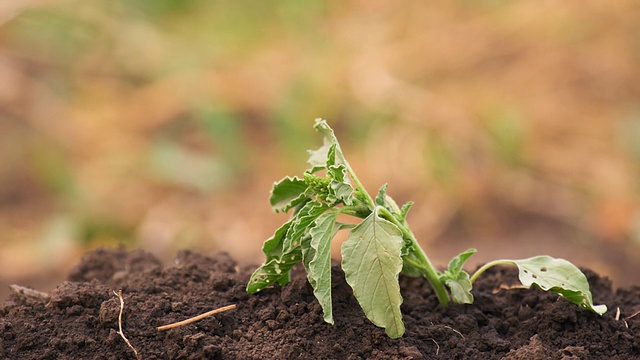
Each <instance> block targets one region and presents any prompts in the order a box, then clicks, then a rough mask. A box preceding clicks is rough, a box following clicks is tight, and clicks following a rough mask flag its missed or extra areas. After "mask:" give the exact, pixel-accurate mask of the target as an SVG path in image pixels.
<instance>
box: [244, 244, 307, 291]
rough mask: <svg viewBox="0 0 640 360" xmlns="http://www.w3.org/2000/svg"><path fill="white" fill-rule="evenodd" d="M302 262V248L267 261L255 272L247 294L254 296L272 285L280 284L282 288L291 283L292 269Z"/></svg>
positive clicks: (250, 280) (248, 285)
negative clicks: (290, 273)
mask: <svg viewBox="0 0 640 360" xmlns="http://www.w3.org/2000/svg"><path fill="white" fill-rule="evenodd" d="M300 260H302V250H301V248H300V246H298V247H296V248H294V249H291V251H290V252H287V253H284V254H282V255H280V256H279V257H277V258H274V259H271V260H269V261H267V262H266V263H265V264H264V265H262V266H260V267H259V268H257V269H256V271H254V272H253V274H252V275H251V278H250V279H249V283H248V284H247V293H249V294H254V293H256V292H258V291H260V290H262V289H264V288H266V287H268V286H270V285H273V284H275V283H276V282H277V283H279V284H280V285H281V286H282V285H286V284H287V283H288V282H289V278H290V277H289V272H290V271H291V268H292V267H294V266H295V265H296V264H297V263H299V262H300Z"/></svg>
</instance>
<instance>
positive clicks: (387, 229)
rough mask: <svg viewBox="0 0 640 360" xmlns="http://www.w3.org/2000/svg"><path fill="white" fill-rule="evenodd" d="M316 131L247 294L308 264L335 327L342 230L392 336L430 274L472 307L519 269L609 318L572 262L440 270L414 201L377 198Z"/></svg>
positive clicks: (287, 184) (380, 321)
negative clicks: (334, 272)
mask: <svg viewBox="0 0 640 360" xmlns="http://www.w3.org/2000/svg"><path fill="white" fill-rule="evenodd" d="M315 129H316V130H317V131H318V132H320V133H321V134H322V135H323V138H324V144H323V145H322V147H320V148H319V149H317V150H311V151H309V155H310V157H309V165H310V166H311V167H310V169H308V170H306V171H305V172H304V174H303V175H302V177H285V178H284V179H282V180H280V181H279V182H277V183H275V184H274V186H273V190H272V192H271V198H270V202H271V206H272V208H273V210H274V211H275V212H289V211H291V213H292V214H291V217H290V219H289V220H288V221H287V222H285V223H284V224H283V225H282V226H280V228H278V229H277V230H276V232H275V234H274V235H273V236H272V237H270V238H269V239H267V240H266V241H265V243H264V245H263V248H262V251H263V252H264V254H265V256H266V261H265V263H264V264H263V265H262V266H260V267H259V268H258V269H257V270H256V271H255V272H254V273H253V275H252V276H251V278H250V280H249V283H248V284H247V292H248V293H250V294H253V293H256V292H258V291H260V290H262V289H264V288H266V287H268V286H270V285H272V284H276V283H277V284H280V285H281V286H282V285H286V284H287V283H288V282H289V281H290V271H291V268H292V267H293V266H294V265H296V264H297V263H299V262H302V263H303V265H304V268H305V269H306V271H307V279H308V280H309V283H310V284H311V286H312V287H313V292H314V295H315V297H316V298H317V299H318V301H319V303H320V305H321V306H322V309H323V313H324V320H325V321H326V322H328V323H330V324H333V311H332V305H331V240H332V239H333V237H334V236H335V235H336V233H337V232H338V231H340V230H349V236H348V238H347V240H346V241H345V242H344V243H343V245H342V248H341V253H342V264H341V265H342V269H343V270H344V274H345V278H346V281H347V283H348V284H349V285H350V286H351V288H352V289H353V294H354V296H355V297H356V299H357V300H358V303H359V304H360V306H361V307H362V309H363V310H364V313H365V315H366V316H367V318H368V319H369V320H370V321H371V322H373V323H374V324H375V325H377V326H380V327H383V328H384V329H385V331H386V333H387V334H388V335H389V336H390V337H392V338H398V337H400V336H402V335H403V334H404V331H405V329H404V324H403V322H402V314H401V313H400V305H401V303H402V296H401V295H400V286H399V283H398V276H399V274H400V273H403V274H405V275H408V276H414V277H417V276H424V277H425V278H426V279H427V280H428V281H429V283H430V284H431V285H432V286H433V288H434V290H435V293H436V296H437V297H438V301H439V302H440V304H441V305H443V306H447V305H448V304H449V301H450V300H453V301H454V302H456V303H464V304H471V303H473V295H472V293H471V289H472V286H473V282H474V281H475V280H476V279H477V278H478V276H480V274H482V273H483V272H484V271H485V270H486V269H488V268H489V267H492V266H495V265H502V264H513V265H516V266H517V267H518V269H519V272H520V273H519V278H520V281H521V282H522V284H523V285H525V286H527V287H530V286H533V285H535V286H537V287H539V288H541V289H542V290H546V291H551V292H554V293H556V294H559V295H561V296H564V297H566V298H567V299H568V300H569V301H571V302H573V303H575V304H577V305H579V306H581V307H583V308H585V309H587V310H590V311H593V312H595V313H598V314H600V315H602V314H603V313H604V312H605V311H606V310H607V308H606V306H605V305H593V301H592V297H591V292H590V290H589V283H588V282H587V278H586V277H585V275H584V274H583V273H582V272H581V271H580V270H579V269H578V268H577V267H576V266H574V265H573V264H571V263H570V262H568V261H566V260H562V259H554V258H552V257H549V256H536V257H533V258H529V259H524V260H496V261H492V262H490V263H487V264H486V265H484V266H482V267H481V268H480V269H478V271H476V272H475V273H474V274H473V276H470V275H469V274H468V273H467V272H466V271H464V270H463V269H462V266H463V264H464V263H465V261H466V260H467V259H468V258H469V257H470V256H471V255H473V254H474V253H475V252H476V250H475V249H469V250H466V251H465V252H463V253H461V254H460V255H458V256H456V257H455V258H453V259H452V260H451V262H450V263H449V267H448V268H447V269H446V270H445V271H444V272H440V271H438V270H436V268H435V267H434V266H433V264H432V263H431V262H430V261H429V258H428V257H427V254H426V253H425V252H424V250H423V249H422V248H421V247H420V245H419V244H418V241H417V240H416V238H415V236H414V235H413V233H412V232H411V229H410V228H409V225H408V224H407V220H406V218H407V213H408V212H409V209H410V208H411V206H412V203H411V202H409V203H407V204H405V205H403V206H402V207H400V206H398V205H397V204H396V202H395V201H394V200H393V199H392V198H391V197H390V196H388V195H387V185H383V186H382V188H380V190H379V191H378V193H377V195H376V196H375V198H374V197H372V196H370V195H369V193H368V192H367V191H366V190H365V189H364V187H363V186H362V183H361V182H360V180H358V177H357V176H356V174H355V172H354V171H353V169H352V168H351V166H350V165H349V163H348V162H347V160H346V159H345V157H344V154H343V152H342V149H341V147H340V144H339V143H338V140H337V138H336V136H335V134H334V132H333V130H332V129H331V128H330V127H329V125H328V124H327V122H326V121H325V120H321V119H318V120H316V122H315ZM340 214H345V215H350V216H352V217H354V218H359V219H362V220H361V221H360V222H359V223H357V224H351V223H343V222H340V221H338V215H340Z"/></svg>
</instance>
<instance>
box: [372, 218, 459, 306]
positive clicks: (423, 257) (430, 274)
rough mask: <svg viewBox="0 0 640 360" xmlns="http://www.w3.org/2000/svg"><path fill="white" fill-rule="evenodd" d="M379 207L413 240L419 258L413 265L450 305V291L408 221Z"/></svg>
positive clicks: (441, 301) (445, 302) (442, 303)
mask: <svg viewBox="0 0 640 360" xmlns="http://www.w3.org/2000/svg"><path fill="white" fill-rule="evenodd" d="M377 209H378V211H379V212H380V214H381V215H382V216H383V217H384V218H385V219H387V220H389V221H391V222H392V223H394V224H395V225H396V226H397V227H398V228H399V229H400V231H401V232H402V236H403V237H404V238H405V239H407V240H409V241H411V245H412V246H411V249H412V250H413V252H412V254H413V256H415V257H416V258H417V260H418V262H413V261H411V263H412V265H413V266H415V267H417V268H418V269H420V270H422V274H423V275H424V277H425V278H426V279H427V281H429V283H430V284H431V286H432V287H433V290H435V292H436V296H437V297H438V301H439V302H440V305H442V306H445V307H446V306H448V305H449V293H448V292H447V289H446V288H445V286H444V284H443V283H442V281H440V278H439V277H438V273H437V271H436V269H435V267H434V266H433V264H432V263H431V261H430V260H429V257H427V254H426V253H425V252H424V250H423V249H422V247H420V244H418V240H417V239H416V237H415V235H413V232H412V231H411V229H409V227H408V226H407V225H406V223H405V224H403V223H401V222H400V221H398V219H396V217H395V216H393V214H391V212H389V210H387V209H385V208H384V207H382V206H378V207H377Z"/></svg>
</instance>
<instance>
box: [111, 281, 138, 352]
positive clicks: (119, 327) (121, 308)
mask: <svg viewBox="0 0 640 360" xmlns="http://www.w3.org/2000/svg"><path fill="white" fill-rule="evenodd" d="M113 293H114V294H115V295H116V296H117V297H118V299H120V314H118V335H120V337H121V338H122V340H124V342H125V343H127V345H128V346H129V347H130V348H131V350H133V353H134V354H135V355H136V359H138V360H140V355H139V354H138V350H136V348H134V347H133V345H131V342H129V339H127V337H126V336H124V331H122V312H123V311H124V299H123V298H122V290H118V292H115V291H114V292H113Z"/></svg>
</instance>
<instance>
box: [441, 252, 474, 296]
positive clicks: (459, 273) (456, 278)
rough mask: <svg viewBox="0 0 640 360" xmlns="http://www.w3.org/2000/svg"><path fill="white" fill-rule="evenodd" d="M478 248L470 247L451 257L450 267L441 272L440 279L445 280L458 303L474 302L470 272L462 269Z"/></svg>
mask: <svg viewBox="0 0 640 360" xmlns="http://www.w3.org/2000/svg"><path fill="white" fill-rule="evenodd" d="M476 251H477V250H476V249H468V250H466V251H464V252H463V253H461V254H459V255H458V256H456V257H454V258H453V259H451V261H450V262H449V267H448V268H447V270H445V272H444V274H440V280H441V281H443V282H444V283H445V284H446V285H447V287H449V290H450V291H451V298H452V299H453V301H454V302H456V303H458V304H473V295H472V294H471V288H472V284H471V280H470V278H469V273H467V272H466V271H464V270H462V265H464V263H465V261H467V259H469V257H470V256H471V255H473V254H475V253H476Z"/></svg>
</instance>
